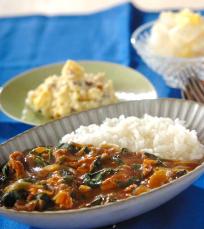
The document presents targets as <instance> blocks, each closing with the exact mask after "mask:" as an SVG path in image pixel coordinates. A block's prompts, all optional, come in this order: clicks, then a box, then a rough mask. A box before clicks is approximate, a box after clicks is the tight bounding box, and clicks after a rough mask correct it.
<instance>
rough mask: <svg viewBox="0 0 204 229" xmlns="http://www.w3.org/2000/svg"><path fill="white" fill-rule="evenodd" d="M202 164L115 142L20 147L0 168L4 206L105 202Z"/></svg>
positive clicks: (1, 203) (57, 206) (65, 206)
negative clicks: (119, 144)
mask: <svg viewBox="0 0 204 229" xmlns="http://www.w3.org/2000/svg"><path fill="white" fill-rule="evenodd" d="M200 164H201V162H200V161H178V160H163V159H161V158H158V157H156V156H154V155H153V154H149V153H146V152H130V151H129V150H128V149H126V148H122V149H120V148H117V147H115V146H112V145H103V146H100V147H94V146H92V145H81V144H77V143H70V144H61V145H59V146H58V147H43V146H39V147H36V148H34V149H32V150H26V151H25V152H20V151H15V152H13V153H11V154H10V157H9V160H8V162H7V163H6V164H4V165H3V166H2V169H1V172H0V206H4V207H6V208H13V209H15V210H18V211H21V210H24V211H34V210H35V211H36V210H37V211H45V210H65V209H79V208H84V207H91V206H96V205H104V204H106V203H110V202H115V201H118V200H122V199H126V198H129V197H131V196H137V195H140V194H142V193H144V192H148V191H150V190H151V189H154V188H157V187H160V186H162V185H164V184H166V183H169V182H171V181H172V180H175V179H177V178H179V177H181V176H183V175H185V174H186V173H188V172H189V171H191V170H193V169H194V168H196V167H197V166H198V165H200Z"/></svg>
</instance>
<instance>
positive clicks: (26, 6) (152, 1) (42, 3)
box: [0, 0, 204, 17]
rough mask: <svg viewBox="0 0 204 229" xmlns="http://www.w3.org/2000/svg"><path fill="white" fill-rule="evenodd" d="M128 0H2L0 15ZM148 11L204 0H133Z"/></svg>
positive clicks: (88, 8)
mask: <svg viewBox="0 0 204 229" xmlns="http://www.w3.org/2000/svg"><path fill="white" fill-rule="evenodd" d="M126 1H127V0H0V16H1V17H3V16H13V15H29V14H45V15H56V14H82V13H83V14H87V13H91V12H96V11H99V10H103V9H107V8H109V7H112V6H115V5H117V4H120V3H123V2H126ZM132 2H133V3H134V4H135V5H137V7H139V8H141V9H143V10H146V11H157V10H161V9H169V8H184V7H190V8H194V9H200V8H204V0H132Z"/></svg>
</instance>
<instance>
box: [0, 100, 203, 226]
mask: <svg viewBox="0 0 204 229" xmlns="http://www.w3.org/2000/svg"><path fill="white" fill-rule="evenodd" d="M145 113H147V114H150V115H152V116H160V117H170V118H172V119H175V118H179V119H181V120H185V121H186V126H187V127H188V128H190V129H195V130H196V131H197V133H198V137H199V139H200V141H201V142H202V143H204V122H203V117H204V106H203V105H201V104H198V103H195V102H190V101H185V100H176V99H156V100H141V101H130V102H122V103H119V104H115V105H109V106H106V107H102V108H98V109H94V110H90V111H85V112H81V113H78V114H74V115H72V116H69V117H65V118H63V119H60V120H56V121H53V122H50V123H47V124H45V125H42V126H38V127H35V128H32V129H31V130H28V131H26V132H24V133H23V134H20V135H18V136H16V137H14V138H13V139H10V140H9V141H7V142H6V143H3V144H1V145H0V152H1V154H0V161H1V163H3V162H5V161H6V160H7V159H8V156H9V154H10V152H12V151H14V150H25V149H28V148H32V147H35V146H37V145H54V144H57V143H58V141H59V139H60V138H61V137H62V136H63V135H65V134H66V133H68V132H71V131H73V130H74V129H76V128H78V127H79V126H80V125H89V124H91V123H96V124H100V123H101V122H102V121H103V120H104V119H105V118H106V117H110V118H112V117H118V116H119V115H121V114H124V115H125V116H130V115H133V116H137V117H142V116H143V115H144V114H145ZM203 172H204V164H202V165H201V166H199V167H198V168H196V169H195V170H194V171H192V172H190V173H188V174H187V175H185V176H183V177H181V178H179V179H177V180H175V181H173V182H172V183H170V184H167V185H164V186H162V187H160V188H157V189H154V190H152V191H150V192H149V193H145V194H142V195H141V196H137V197H131V198H129V199H126V200H122V201H118V202H115V203H111V204H107V205H105V206H96V207H92V208H84V209H79V210H67V211H46V212H36V211H35V212H24V211H21V212H17V211H14V210H11V209H6V208H4V207H2V208H0V214H2V215H5V216H7V217H9V218H11V219H14V220H16V221H19V222H22V223H25V224H29V225H31V226H35V227H39V228H53V229H56V228H58V229H59V228H66V229H68V228H72V229H77V228H81V229H82V228H83V229H84V228H95V227H99V226H105V225H109V224H115V223H118V222H121V221H123V220H127V219H129V218H132V217H134V216H137V215H140V214H142V213H144V212H147V211H149V210H151V209H153V208H155V207H158V206H159V205H161V204H163V203H165V202H166V201H168V200H170V199H171V198H173V197H174V196H176V195H177V194H178V193H180V192H181V191H183V190H184V189H185V188H187V187H188V186H189V185H190V184H192V183H193V181H195V180H196V179H197V178H198V177H199V176H200V175H201V174H202V173H203Z"/></svg>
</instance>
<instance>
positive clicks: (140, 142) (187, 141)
mask: <svg viewBox="0 0 204 229" xmlns="http://www.w3.org/2000/svg"><path fill="white" fill-rule="evenodd" d="M61 142H63V143H69V142H77V143H81V144H93V145H95V146H99V145H101V144H106V143H109V144H115V145H118V146H120V147H125V148H128V149H129V150H131V151H146V152H150V153H153V154H155V155H156V156H159V157H161V158H166V159H179V160H195V159H201V158H202V157H204V146H203V145H202V144H201V143H200V142H199V140H198V137H197V133H196V131H195V130H191V131H190V130H188V129H186V128H185V126H184V122H183V121H180V120H178V119H176V120H175V121H174V120H172V119H170V118H158V117H152V116H150V115H144V117H143V118H137V117H127V118H126V117H124V116H120V117H119V118H112V119H110V118H107V119H106V120H105V121H104V122H103V123H102V124H101V125H95V124H92V125H89V126H80V127H79V128H78V129H76V130H75V131H74V132H72V133H69V134H67V135H65V136H64V137H63V138H62V140H61Z"/></svg>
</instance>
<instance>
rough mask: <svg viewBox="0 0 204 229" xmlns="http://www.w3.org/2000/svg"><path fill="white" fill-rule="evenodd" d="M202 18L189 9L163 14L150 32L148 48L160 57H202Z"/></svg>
mask: <svg viewBox="0 0 204 229" xmlns="http://www.w3.org/2000/svg"><path fill="white" fill-rule="evenodd" d="M203 38H204V18H203V17H202V16H201V15H199V14H197V13H194V12H192V11H190V10H189V9H184V10H182V11H180V12H163V13H161V14H160V17H159V19H158V20H157V21H156V22H155V24H154V26H153V27H152V30H151V35H150V39H149V47H150V48H151V49H152V50H153V51H154V52H155V53H157V54H159V55H162V56H174V57H196V56H202V55H204V39H203Z"/></svg>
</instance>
